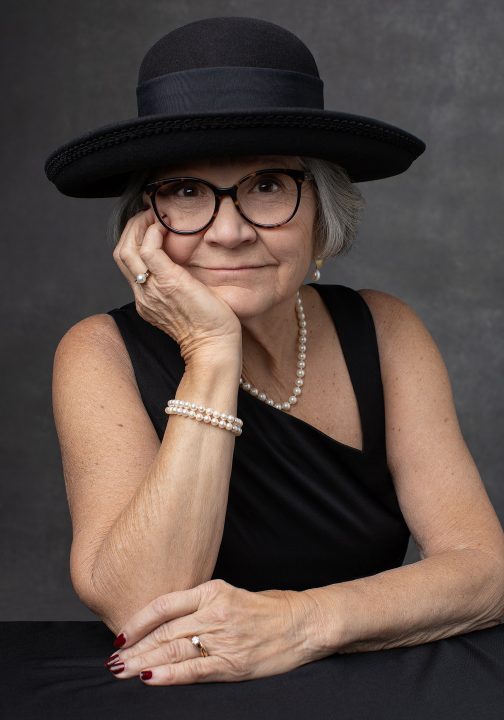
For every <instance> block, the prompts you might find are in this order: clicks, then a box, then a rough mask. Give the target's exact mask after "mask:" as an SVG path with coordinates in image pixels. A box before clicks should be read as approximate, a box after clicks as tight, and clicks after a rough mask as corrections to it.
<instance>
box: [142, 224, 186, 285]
mask: <svg viewBox="0 0 504 720" xmlns="http://www.w3.org/2000/svg"><path fill="white" fill-rule="evenodd" d="M167 233H168V228H166V227H165V226H164V225H162V224H161V223H160V222H159V220H157V218H156V222H154V223H153V224H151V225H149V227H148V228H147V230H146V231H145V234H144V237H143V240H142V243H141V245H140V246H139V247H138V254H139V256H140V258H141V259H142V261H143V262H144V263H145V265H146V267H147V268H148V269H149V270H150V271H151V272H152V273H153V274H154V275H157V276H160V275H163V274H166V273H169V274H170V276H171V274H173V273H179V272H181V267H180V265H177V264H176V263H174V262H173V260H172V259H171V258H170V256H169V255H168V253H166V252H165V250H163V242H164V238H165V236H166V234H167ZM174 277H175V276H174Z"/></svg>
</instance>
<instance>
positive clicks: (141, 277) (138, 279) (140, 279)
mask: <svg viewBox="0 0 504 720" xmlns="http://www.w3.org/2000/svg"><path fill="white" fill-rule="evenodd" d="M149 275H150V272H149V271H148V270H146V271H145V272H144V273H139V274H138V275H137V276H136V278H135V282H136V283H139V284H140V285H141V284H142V283H144V282H145V281H146V280H147V278H148V277H149Z"/></svg>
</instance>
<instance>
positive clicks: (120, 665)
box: [109, 663, 124, 675]
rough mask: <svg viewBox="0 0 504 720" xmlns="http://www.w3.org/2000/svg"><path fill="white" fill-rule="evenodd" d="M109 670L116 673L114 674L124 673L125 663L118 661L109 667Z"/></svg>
mask: <svg viewBox="0 0 504 720" xmlns="http://www.w3.org/2000/svg"><path fill="white" fill-rule="evenodd" d="M109 670H110V672H111V673H114V675H119V673H122V671H123V670H124V663H117V664H116V665H111V666H110V667H109Z"/></svg>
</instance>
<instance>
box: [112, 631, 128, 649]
mask: <svg viewBox="0 0 504 720" xmlns="http://www.w3.org/2000/svg"><path fill="white" fill-rule="evenodd" d="M125 642H126V638H125V637H124V633H121V634H120V635H118V636H117V637H116V639H115V640H114V642H113V645H114V647H115V648H118V649H119V648H120V647H122V646H123V645H124V643H125Z"/></svg>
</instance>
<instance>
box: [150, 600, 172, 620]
mask: <svg viewBox="0 0 504 720" xmlns="http://www.w3.org/2000/svg"><path fill="white" fill-rule="evenodd" d="M169 602H170V596H169V595H158V597H157V598H155V599H154V600H153V601H152V609H153V611H154V612H155V614H156V615H161V616H163V617H164V615H166V613H167V612H168V605H169Z"/></svg>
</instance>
